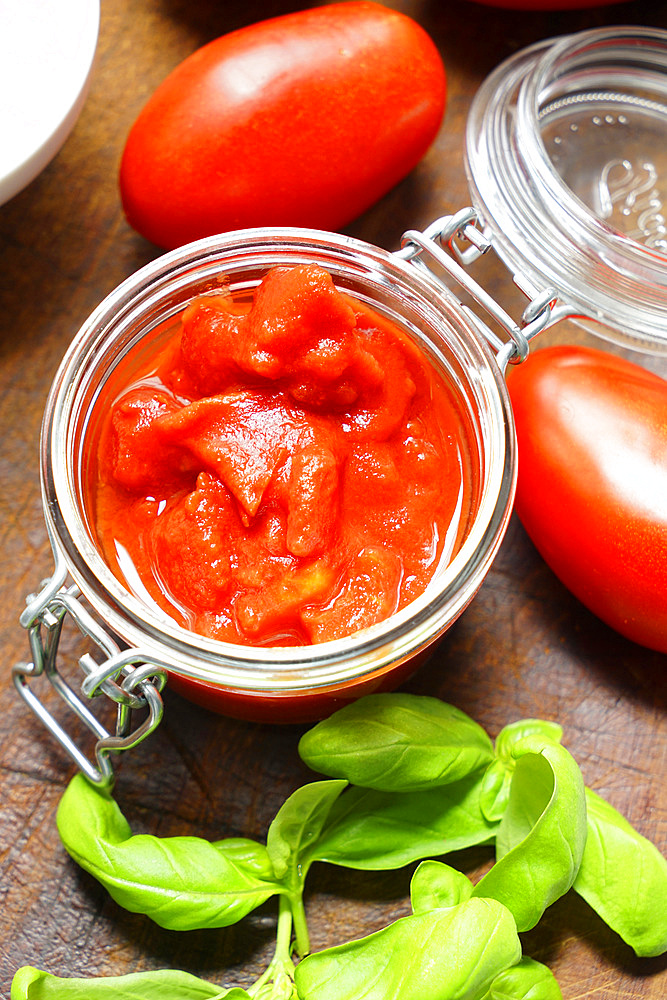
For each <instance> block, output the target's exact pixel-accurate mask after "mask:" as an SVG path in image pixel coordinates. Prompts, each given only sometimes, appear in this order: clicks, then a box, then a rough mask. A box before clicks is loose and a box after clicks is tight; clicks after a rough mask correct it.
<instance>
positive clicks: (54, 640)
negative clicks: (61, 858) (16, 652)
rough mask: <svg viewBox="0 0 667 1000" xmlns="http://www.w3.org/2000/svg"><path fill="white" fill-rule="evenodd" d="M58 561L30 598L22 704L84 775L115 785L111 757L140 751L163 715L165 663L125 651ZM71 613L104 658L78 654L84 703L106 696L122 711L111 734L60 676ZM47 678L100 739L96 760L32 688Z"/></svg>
mask: <svg viewBox="0 0 667 1000" xmlns="http://www.w3.org/2000/svg"><path fill="white" fill-rule="evenodd" d="M56 563H57V565H56V571H55V573H54V575H53V577H51V579H50V580H47V581H45V583H44V584H43V586H42V590H41V591H40V593H39V594H36V595H30V597H28V599H27V602H26V603H27V606H26V609H25V611H24V613H23V614H22V615H21V619H20V621H21V625H23V627H24V628H26V629H27V631H28V637H29V642H30V650H31V655H32V662H30V663H19V664H17V665H16V666H15V667H14V669H13V671H12V676H13V680H14V684H15V686H16V689H17V690H18V692H19V694H20V695H21V697H22V698H23V700H24V701H25V702H26V704H27V705H28V706H29V707H30V708H31V709H32V711H33V712H34V713H35V715H37V716H38V718H39V719H41V721H42V722H43V723H44V725H45V726H46V728H47V729H48V730H49V732H50V733H51V734H52V735H53V736H54V737H55V739H56V740H57V741H58V743H59V744H60V745H61V746H62V747H63V749H64V750H65V751H66V752H67V753H68V754H69V756H70V757H71V758H72V759H73V760H74V761H75V763H76V764H77V766H78V767H79V768H80V770H81V771H83V773H84V774H85V775H86V777H87V778H88V779H89V780H90V781H92V782H93V783H94V784H96V785H100V786H103V787H108V786H110V785H111V784H113V780H114V773H113V766H112V763H111V755H112V754H115V753H119V752H121V751H123V750H129V749H131V748H132V747H135V746H136V745H137V744H138V743H140V742H141V741H142V740H143V739H145V738H146V736H148V735H149V734H150V733H152V732H153V730H154V729H155V728H156V726H157V725H158V724H159V722H160V720H161V718H162V712H163V703H162V698H161V695H160V693H161V691H162V689H163V688H164V685H165V682H166V673H165V669H164V666H165V665H164V664H161V663H158V662H156V660H155V657H154V656H152V655H151V654H150V653H148V652H147V651H142V650H141V649H136V648H134V649H129V650H121V649H120V647H119V646H118V643H117V642H116V641H115V639H113V638H112V637H111V636H110V635H109V633H108V632H107V631H106V630H105V629H104V628H102V626H101V625H100V624H99V622H98V621H97V620H96V619H95V618H94V617H93V616H92V615H91V614H90V612H89V611H88V610H87V609H86V608H85V607H84V605H83V603H82V602H81V600H80V592H79V589H78V587H76V586H70V587H66V586H65V581H66V570H65V569H64V568H63V566H62V564H60V561H59V560H58V559H56ZM67 615H69V616H70V618H71V619H72V620H73V622H74V623H75V624H76V625H77V626H78V628H79V630H80V632H82V633H83V634H84V635H86V636H88V638H90V639H91V640H92V641H93V643H94V644H95V645H96V646H97V647H98V649H100V650H101V651H102V653H103V654H104V656H105V660H104V662H103V663H101V664H100V663H98V662H97V661H96V660H95V659H94V658H93V657H92V656H91V655H90V654H89V653H86V654H85V655H83V656H82V657H80V659H79V664H80V666H81V667H82V669H83V671H84V673H85V675H86V676H85V679H84V680H83V682H82V684H81V692H82V694H83V695H85V696H86V698H87V699H91V698H94V697H96V696H97V695H100V694H104V695H106V696H107V697H108V698H110V699H111V700H112V701H113V702H115V704H116V705H117V712H116V725H115V731H114V732H113V733H111V732H109V731H108V730H107V729H106V728H105V726H104V725H103V724H102V723H101V722H100V721H99V719H98V718H97V717H96V716H95V715H94V714H93V713H92V712H91V710H90V709H89V708H88V705H87V704H86V703H85V701H84V700H83V699H82V698H80V697H79V695H78V694H77V693H76V692H75V691H74V690H73V689H72V687H71V686H70V685H69V684H68V683H67V681H66V680H65V679H64V677H63V676H62V675H61V674H60V672H59V671H58V667H57V655H58V646H59V642H60V636H61V632H62V626H63V623H64V620H65V617H66V616H67ZM42 675H43V676H44V677H46V679H47V680H48V681H49V682H50V683H51V685H52V686H53V687H54V688H55V690H56V691H57V692H58V694H59V695H60V697H61V698H62V699H63V701H64V702H65V703H66V704H67V705H68V706H69V708H70V709H71V710H72V711H73V712H74V713H75V714H76V715H77V716H78V717H79V718H80V719H81V720H82V721H83V722H84V723H85V725H86V726H87V728H88V729H89V730H90V731H91V732H92V733H93V734H94V735H95V737H96V743H95V748H94V758H95V762H94V763H93V762H92V761H91V760H89V759H88V757H86V755H85V754H84V753H83V752H82V751H81V750H80V749H79V747H78V746H77V745H76V743H75V742H74V740H73V739H72V737H71V736H70V735H69V734H68V733H67V732H66V730H65V729H64V728H63V727H62V726H61V724H60V723H59V722H58V720H57V719H56V718H55V717H54V716H53V715H52V713H51V712H50V711H49V710H48V709H47V708H46V706H45V705H44V704H43V703H42V702H41V701H40V700H39V698H38V697H37V695H36V694H35V692H34V691H33V690H32V688H31V686H30V681H31V680H33V679H34V678H36V677H39V676H42ZM135 709H140V710H145V711H146V713H147V714H146V717H145V718H144V720H143V722H141V724H140V725H138V726H137V727H136V728H135V729H131V723H132V712H133V711H134V710H135Z"/></svg>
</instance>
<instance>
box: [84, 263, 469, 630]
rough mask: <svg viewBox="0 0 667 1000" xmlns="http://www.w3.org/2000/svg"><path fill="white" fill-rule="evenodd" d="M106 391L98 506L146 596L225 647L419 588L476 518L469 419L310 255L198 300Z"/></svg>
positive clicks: (121, 562) (351, 622)
mask: <svg viewBox="0 0 667 1000" xmlns="http://www.w3.org/2000/svg"><path fill="white" fill-rule="evenodd" d="M96 405H97V412H98V414H99V419H98V423H99V426H100V429H99V434H98V442H97V447H96V458H95V459H94V461H93V467H92V477H91V497H90V505H91V509H92V510H93V511H94V520H95V524H96V530H97V534H98V540H99V545H100V548H101V551H102V553H103V555H104V557H105V559H106V561H107V562H108V564H109V565H110V566H111V568H112V569H113V571H114V572H115V574H116V575H117V576H118V577H119V578H120V579H121V580H122V581H123V583H124V584H125V585H126V586H127V587H128V589H129V590H131V591H132V592H133V593H135V595H137V596H139V597H140V598H141V599H142V600H144V601H146V602H147V603H149V604H150V606H151V607H152V609H153V611H155V610H156V609H159V610H160V613H161V614H162V615H164V614H166V615H168V616H169V617H170V618H171V619H173V620H175V621H176V622H177V623H178V624H180V625H182V626H184V627H186V628H188V629H190V630H192V631H194V632H197V633H200V634H203V635H206V636H210V637H213V638H216V639H220V640H223V641H227V642H232V643H242V644H252V645H272V646H276V645H281V646H285V645H288V646H293V645H304V644H311V643H321V642H325V641H327V640H332V639H338V638H341V637H343V636H346V635H349V634H351V633H354V632H357V631H358V630H360V629H364V628H367V627H369V626H371V625H374V624H375V623H377V622H379V621H382V620H384V619H386V618H387V617H389V616H391V615H392V614H393V613H394V612H395V611H396V610H397V609H399V608H402V607H404V606H405V605H406V604H408V603H409V602H410V601H412V600H413V599H414V598H415V597H417V596H418V595H419V594H421V593H422V592H423V591H424V589H425V587H426V586H427V584H428V582H429V580H430V579H431V577H432V575H433V573H434V571H435V569H436V566H437V565H438V564H439V563H440V562H441V561H442V560H443V559H445V560H448V559H450V558H451V557H452V555H453V554H454V553H455V552H456V551H457V549H458V547H459V546H460V543H461V538H462V537H463V535H464V534H465V531H466V527H467V524H468V522H469V519H470V517H471V516H472V514H473V513H474V510H473V508H474V483H473V478H474V477H473V475H472V474H471V467H472V464H473V463H472V462H471V453H472V452H471V441H472V439H473V435H472V430H471V428H470V427H469V426H468V423H467V418H466V417H465V416H464V414H463V412H462V408H461V406H460V404H459V403H458V402H457V397H456V394H455V392H454V390H453V389H452V387H451V386H450V385H449V382H448V380H447V379H445V377H444V376H443V375H441V374H439V372H438V371H437V370H436V368H435V367H434V365H433V364H432V363H431V361H430V360H429V359H428V358H427V357H426V355H425V354H424V353H423V352H422V351H421V350H420V349H419V348H418V347H417V346H416V345H415V344H414V343H413V341H412V340H411V339H410V338H408V336H407V335H406V334H405V333H404V332H403V330H401V329H400V328H399V327H398V326H397V325H395V324H394V323H392V322H390V321H389V320H388V319H386V318H384V317H383V316H382V315H380V313H378V312H376V311H375V310H373V309H371V308H370V307H368V306H367V305H365V304H364V303H362V302H361V301H359V300H357V299H354V298H352V297H350V296H349V295H347V294H344V293H342V292H340V291H339V290H338V289H337V288H336V287H335V285H334V283H333V281H332V278H331V276H330V275H329V273H328V272H327V271H325V270H323V269H322V268H320V267H319V266H317V265H299V266H295V267H276V268H273V269H272V270H271V271H269V272H268V274H267V275H266V277H265V278H264V280H263V281H262V282H261V284H259V285H258V287H257V288H256V290H255V293H254V297H253V299H252V301H251V302H248V301H240V300H239V299H237V298H235V297H234V296H233V295H232V294H231V293H220V294H217V293H216V294H211V295H205V296H200V297H198V298H196V299H194V300H193V301H192V302H190V304H189V305H188V306H187V307H186V309H185V310H184V312H183V314H182V316H181V319H180V322H179V324H178V326H177V328H175V329H173V328H172V330H171V331H170V333H169V335H168V336H165V335H164V334H163V335H160V336H156V337H155V338H154V340H153V341H151V342H150V343H149V347H148V348H147V347H146V345H144V347H143V348H142V349H141V353H140V354H137V356H136V357H135V358H129V359H125V360H124V361H123V362H122V364H121V366H120V367H119V369H118V370H117V371H116V373H115V374H114V379H112V380H111V382H110V383H109V387H108V389H107V396H106V398H104V397H103V398H101V399H100V400H99V401H98V403H97V404H96Z"/></svg>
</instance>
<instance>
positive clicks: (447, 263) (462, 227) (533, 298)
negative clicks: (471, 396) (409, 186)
mask: <svg viewBox="0 0 667 1000" xmlns="http://www.w3.org/2000/svg"><path fill="white" fill-rule="evenodd" d="M477 223H478V215H477V212H476V211H475V209H474V208H463V209H461V210H460V211H459V212H457V213H456V214H455V215H447V216H443V217H442V218H440V219H436V221H435V222H432V223H431V225H430V226H428V227H427V228H426V229H425V230H424V232H419V231H417V230H413V229H410V230H408V232H406V233H404V234H403V238H402V240H401V249H400V250H399V251H397V253H396V256H397V257H401V258H402V259H403V260H408V261H410V262H411V263H412V264H413V265H414V266H415V267H418V268H420V269H422V270H425V271H428V272H429V273H430V275H431V277H434V276H435V275H434V272H433V270H432V268H431V266H430V265H432V264H433V263H436V264H438V265H439V266H440V267H442V268H443V269H444V270H445V271H446V272H447V274H449V275H450V277H452V278H453V279H454V280H455V282H456V283H457V284H458V285H459V286H460V287H462V288H463V289H465V291H466V292H468V294H469V295H470V296H471V297H472V298H473V299H474V301H475V302H476V303H477V304H478V305H480V306H481V307H482V308H483V309H484V310H485V312H486V313H487V314H488V315H489V316H490V317H491V318H492V319H493V320H494V321H495V322H496V323H497V324H498V326H500V327H501V329H502V330H503V331H504V332H505V333H506V334H507V337H508V338H509V339H507V340H503V339H502V337H500V336H498V334H496V333H494V331H493V330H492V329H491V328H490V327H489V326H488V325H487V323H486V322H484V320H482V319H481V318H480V316H478V315H477V313H473V312H472V311H471V310H470V309H467V308H466V307H464V309H465V311H466V313H468V315H470V316H471V317H472V318H473V320H474V322H475V324H476V326H477V327H478V328H479V329H480V330H481V332H482V334H483V335H484V337H485V338H486V340H488V342H489V343H490V344H491V346H492V347H493V348H494V349H495V351H496V355H497V360H498V364H499V366H500V368H501V371H505V368H506V367H507V365H508V364H519V363H520V362H521V361H525V359H526V358H527V357H528V351H529V347H530V341H531V340H532V339H533V337H535V336H537V334H538V333H541V332H542V331H543V330H545V329H546V328H547V327H548V326H552V325H553V324H554V323H556V322H558V320H560V319H561V318H563V316H566V315H570V314H571V310H570V309H569V308H568V307H566V306H557V304H556V303H557V299H558V295H557V292H556V291H555V289H553V288H544V289H541V290H538V289H535V288H534V287H533V285H532V283H531V282H530V280H529V279H528V278H527V277H526V275H523V274H514V275H513V276H512V277H513V280H514V283H515V284H516V285H517V287H518V288H519V289H520V290H521V291H522V292H523V294H524V295H526V297H527V298H528V299H529V300H530V301H529V303H528V305H527V306H526V308H525V309H524V312H523V315H522V317H521V322H520V323H516V322H515V321H514V320H513V319H512V317H511V316H510V315H509V314H508V313H507V312H506V311H505V310H504V309H503V308H502V306H501V305H500V304H499V303H498V302H496V300H495V299H494V298H493V296H492V295H490V294H489V293H488V292H487V291H486V290H485V289H484V288H483V287H482V286H481V285H480V284H479V283H478V282H477V281H475V279H474V278H473V277H472V276H471V275H470V274H469V273H468V271H467V270H466V268H467V267H468V266H469V265H470V264H472V263H474V261H476V260H478V258H479V257H481V256H482V254H485V253H487V252H488V251H489V250H490V249H491V248H492V246H493V241H492V239H491V238H490V237H489V236H487V235H486V234H485V233H483V232H482V230H481V229H479V228H478V225H477ZM457 240H458V241H460V243H459V242H457ZM438 280H439V279H438Z"/></svg>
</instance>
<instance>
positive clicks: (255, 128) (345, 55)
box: [120, 2, 446, 248]
mask: <svg viewBox="0 0 667 1000" xmlns="http://www.w3.org/2000/svg"><path fill="white" fill-rule="evenodd" d="M445 92H446V86H445V72H444V68H443V65H442V61H441V59H440V56H439V54H438V51H437V49H436V47H435V45H434V44H433V42H432V41H431V39H430V38H429V36H428V35H427V34H426V32H425V31H424V30H423V29H422V28H421V27H420V26H419V25H418V24H416V23H415V22H414V21H413V20H411V19H410V18H408V17H406V16H405V15H403V14H400V13H397V12H396V11H393V10H389V9H387V8H386V7H382V6H380V5H378V4H374V3H367V2H351V3H340V4H332V5H330V6H326V7H320V8H315V9H312V10H305V11H299V12H297V13H294V14H286V15H284V16H281V17H276V18H273V19H271V20H268V21H262V22H260V23H259V24H254V25H251V26H250V27H246V28H241V29H240V30H238V31H234V32H232V33H230V34H228V35H225V36H223V37H222V38H218V39H216V40H215V41H213V42H210V43H209V44H208V45H205V46H204V47H203V48H201V49H199V50H198V51H196V52H194V53H193V54H192V55H191V56H190V57H189V58H187V59H186V60H185V61H184V62H183V63H181V65H180V66H178V67H177V68H176V69H175V70H174V71H173V72H172V73H171V74H170V75H169V76H168V77H167V79H166V80H165V81H164V82H163V83H162V84H161V85H160V87H158V89H157V90H156V91H155V93H154V94H153V96H152V97H151V98H150V99H149V101H148V103H147V104H146V106H145V107H144V109H143V110H142V112H141V113H140V115H139V117H138V119H137V121H136V122H135V124H134V126H133V127H132V129H131V131H130V134H129V137H128V140H127V143H126V146H125V150H124V153H123V158H122V162H121V168H120V187H121V196H122V200H123V206H124V209H125V213H126V215H127V218H128V220H129V222H130V224H131V225H132V226H133V227H134V228H135V229H137V230H138V231H139V232H140V233H141V234H142V235H144V236H145V237H147V238H148V239H149V240H152V241H153V242H154V243H157V244H158V245H159V246H161V247H165V248H172V247H175V246H179V245H181V244H183V243H186V242H189V241H191V240H194V239H197V238H199V237H203V236H208V235H212V234H214V233H218V232H224V231H228V230H231V229H238V228H245V227H255V226H280V225H289V226H306V227H312V228H318V229H329V230H332V229H333V230H335V229H338V228H339V227H341V226H343V225H345V224H346V223H347V222H349V221H350V220H352V219H354V218H355V217H356V216H358V215H359V214H360V213H361V212H363V211H364V210H365V209H367V208H368V207H369V206H370V205H371V204H372V203H373V202H375V201H376V200H377V199H378V198H380V197H381V196H382V195H383V194H385V193H386V192H387V191H388V190H389V189H390V188H392V187H393V186H394V185H395V184H396V183H397V182H398V181H399V180H401V178H403V177H404V176H405V175H406V174H407V173H408V172H409V171H410V170H411V169H412V168H413V167H414V166H415V165H416V163H417V162H418V161H419V159H420V158H421V157H422V156H423V154H424V153H425V152H426V150H427V148H428V146H429V145H430V144H431V142H432V141H433V139H434V137H435V135H436V133H437V131H438V128H439V126H440V123H441V120H442V116H443V113H444V106H445Z"/></svg>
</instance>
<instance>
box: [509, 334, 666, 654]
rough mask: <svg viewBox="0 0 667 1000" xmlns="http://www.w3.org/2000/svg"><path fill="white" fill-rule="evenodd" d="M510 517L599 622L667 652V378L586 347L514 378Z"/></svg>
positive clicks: (534, 363) (560, 351)
mask: <svg viewBox="0 0 667 1000" xmlns="http://www.w3.org/2000/svg"><path fill="white" fill-rule="evenodd" d="M508 387H509V392H510V397H511V400H512V406H513V409H514V415H515V420H516V428H517V438H518V445H519V447H518V455H519V460H518V464H519V473H518V484H517V493H516V503H515V509H516V511H517V513H518V515H519V518H520V519H521V521H522V523H523V525H524V527H525V529H526V531H527V532H528V534H529V535H530V537H531V539H532V541H533V542H534V544H535V546H536V548H537V549H538V550H539V552H540V553H541V555H542V556H543V558H544V559H545V561H546V562H547V563H548V564H549V566H550V567H551V569H552V570H553V571H554V572H555V573H556V575H557V576H558V577H559V578H560V580H561V581H562V582H563V583H564V584H565V586H566V587H568V589H569V590H571V591H572V593H573V594H575V596H576V597H578V598H579V600H581V601H582V602H583V604H585V605H586V606H587V607H588V608H589V610H590V611H592V612H593V613H594V614H596V615H597V616H598V617H599V618H601V619H602V620H603V621H604V622H606V623H607V624H608V625H610V626H611V627H612V628H614V629H615V630H616V631H618V632H620V633H621V634H622V635H624V636H626V637H627V638H628V639H631V640H633V641H634V642H637V643H639V644H641V645H644V646H647V647H649V648H651V649H656V650H659V651H660V652H667V381H665V380H664V379H662V378H660V377H659V376H658V375H655V374H653V373H651V372H649V371H647V370H645V369H643V368H641V367H639V366H637V365H634V364H633V363H631V362H629V361H626V360H624V359H622V358H619V357H615V356H614V355H611V354H607V353H606V352H603V351H598V350H594V349H591V348H584V347H548V348H543V349H542V350H538V351H536V352H535V354H534V355H532V356H531V357H530V358H529V359H528V360H527V361H526V362H524V364H522V365H519V366H517V367H516V368H515V369H514V370H513V371H512V372H511V374H510V376H509V378H508Z"/></svg>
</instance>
